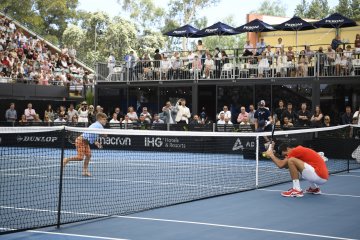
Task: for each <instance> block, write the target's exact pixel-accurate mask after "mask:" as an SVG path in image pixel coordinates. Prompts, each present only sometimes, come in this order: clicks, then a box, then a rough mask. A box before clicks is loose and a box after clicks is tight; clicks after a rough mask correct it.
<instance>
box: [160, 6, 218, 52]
mask: <svg viewBox="0 0 360 240" xmlns="http://www.w3.org/2000/svg"><path fill="white" fill-rule="evenodd" d="M218 2H219V0H170V2H169V5H168V6H169V12H168V14H167V16H166V18H167V19H175V20H176V21H177V22H178V23H179V25H180V26H182V25H185V24H191V23H194V22H195V21H196V20H197V15H196V13H197V12H200V11H201V10H202V9H204V8H207V7H210V6H213V5H215V4H217V3H218ZM182 48H183V50H187V39H186V38H183V39H182Z"/></svg>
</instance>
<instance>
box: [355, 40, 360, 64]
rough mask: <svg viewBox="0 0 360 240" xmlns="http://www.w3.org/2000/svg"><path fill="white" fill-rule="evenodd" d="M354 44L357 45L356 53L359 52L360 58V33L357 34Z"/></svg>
mask: <svg viewBox="0 0 360 240" xmlns="http://www.w3.org/2000/svg"><path fill="white" fill-rule="evenodd" d="M354 45H355V54H359V55H358V58H359V56H360V34H356V37H355V41H354Z"/></svg>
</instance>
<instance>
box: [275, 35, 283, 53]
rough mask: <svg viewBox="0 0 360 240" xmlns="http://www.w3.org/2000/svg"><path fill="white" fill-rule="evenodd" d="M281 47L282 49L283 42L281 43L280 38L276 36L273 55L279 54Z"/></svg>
mask: <svg viewBox="0 0 360 240" xmlns="http://www.w3.org/2000/svg"><path fill="white" fill-rule="evenodd" d="M281 49H284V44H283V43H282V38H278V43H277V44H276V45H275V55H278V56H279V55H280V53H281Z"/></svg>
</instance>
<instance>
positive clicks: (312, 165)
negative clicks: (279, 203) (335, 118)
mask: <svg viewBox="0 0 360 240" xmlns="http://www.w3.org/2000/svg"><path fill="white" fill-rule="evenodd" d="M279 151H280V152H281V154H282V155H283V156H285V159H284V160H280V159H279V158H277V157H276V156H275V155H274V153H273V151H272V148H271V147H270V148H269V149H268V151H266V155H267V156H268V157H269V158H271V160H272V161H273V162H274V163H275V164H276V166H278V167H279V168H288V169H289V171H290V176H291V179H292V181H293V187H292V188H291V189H289V190H288V191H285V192H282V193H281V195H282V196H284V197H303V196H304V193H303V191H302V190H301V188H300V182H299V173H300V174H301V176H302V178H303V179H305V180H307V181H309V182H310V187H309V188H308V189H307V190H306V191H305V192H306V193H311V194H321V191H320V188H319V186H318V185H322V184H324V183H326V181H327V180H328V178H329V172H328V169H327V167H326V164H325V161H324V158H323V157H322V156H320V154H319V153H317V152H315V151H314V150H312V149H310V148H306V147H303V146H297V147H292V146H290V145H288V144H281V145H280V146H279Z"/></svg>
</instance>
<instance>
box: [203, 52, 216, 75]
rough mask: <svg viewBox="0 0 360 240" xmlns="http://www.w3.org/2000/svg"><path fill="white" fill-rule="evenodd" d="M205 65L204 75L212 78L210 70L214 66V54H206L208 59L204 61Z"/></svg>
mask: <svg viewBox="0 0 360 240" xmlns="http://www.w3.org/2000/svg"><path fill="white" fill-rule="evenodd" d="M204 65H205V71H204V75H203V78H207V79H210V71H211V70H212V69H213V67H214V60H212V56H211V54H208V55H207V56H206V60H205V62H204Z"/></svg>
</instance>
